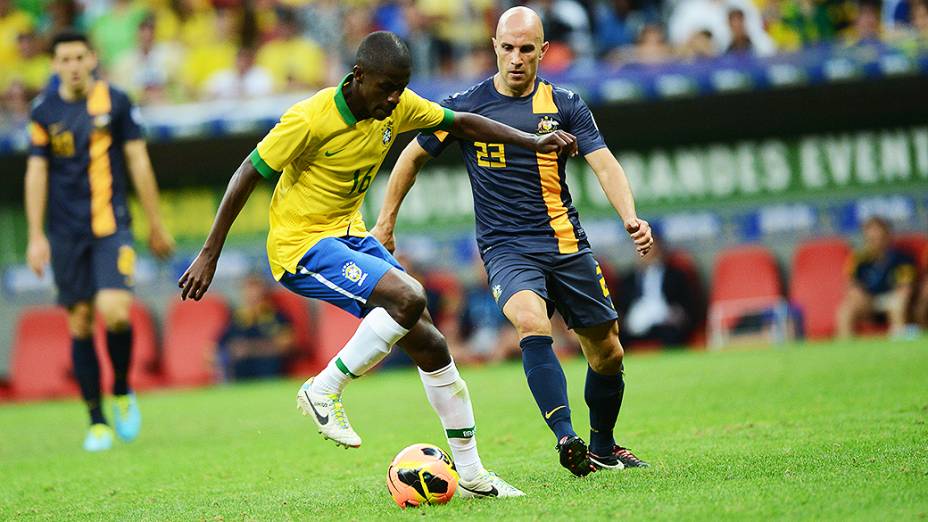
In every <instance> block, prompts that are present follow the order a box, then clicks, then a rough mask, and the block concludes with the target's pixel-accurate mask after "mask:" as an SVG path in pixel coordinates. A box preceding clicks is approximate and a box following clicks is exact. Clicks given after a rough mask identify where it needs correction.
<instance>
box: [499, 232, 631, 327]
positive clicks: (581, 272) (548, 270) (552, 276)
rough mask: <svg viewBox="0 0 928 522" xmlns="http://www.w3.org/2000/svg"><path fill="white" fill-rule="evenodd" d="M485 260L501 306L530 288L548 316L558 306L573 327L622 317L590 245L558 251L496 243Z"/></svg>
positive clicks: (601, 322)
mask: <svg viewBox="0 0 928 522" xmlns="http://www.w3.org/2000/svg"><path fill="white" fill-rule="evenodd" d="M484 263H485V266H486V269H487V275H489V279H490V290H491V291H492V292H493V297H494V298H495V299H496V303H497V305H499V308H500V310H502V309H503V307H504V306H505V305H506V302H507V301H509V298H510V297H512V296H513V295H514V294H516V293H517V292H520V291H522V290H530V291H532V292H534V293H536V294H538V295H539V296H540V297H541V298H542V299H544V300H545V302H546V303H547V307H548V316H551V315H553V314H554V310H555V308H556V309H557V311H558V312H560V314H561V317H563V318H564V322H566V323H567V326H568V327H570V328H572V329H573V328H588V327H592V326H597V325H600V324H603V323H607V322H609V321H615V320H616V319H618V314H617V313H616V311H615V308H614V307H613V305H612V299H611V297H610V296H609V288H608V287H607V286H606V281H605V279H603V273H602V269H600V267H599V263H597V262H596V259H595V258H593V253H592V252H591V251H590V250H588V249H587V250H581V251H580V252H577V253H575V254H554V253H527V252H520V251H518V250H516V249H512V248H505V247H496V248H494V249H493V250H492V251H491V252H490V253H488V255H486V256H485V258H484Z"/></svg>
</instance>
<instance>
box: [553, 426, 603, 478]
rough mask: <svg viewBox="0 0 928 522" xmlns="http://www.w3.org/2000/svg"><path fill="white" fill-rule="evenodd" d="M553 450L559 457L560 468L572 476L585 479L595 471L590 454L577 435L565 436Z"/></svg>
mask: <svg viewBox="0 0 928 522" xmlns="http://www.w3.org/2000/svg"><path fill="white" fill-rule="evenodd" d="M554 449H556V450H557V451H558V453H560V455H561V466H564V467H565V468H567V471H570V472H571V473H573V474H574V475H576V476H578V477H585V476H587V475H589V474H590V473H591V472H593V471H595V470H596V468H595V467H594V466H593V463H592V462H590V452H589V450H588V449H587V447H586V442H583V439H581V438H580V437H578V436H577V435H573V436H568V435H565V436H564V437H562V438H561V441H560V442H559V443H558V444H557V446H555V447H554Z"/></svg>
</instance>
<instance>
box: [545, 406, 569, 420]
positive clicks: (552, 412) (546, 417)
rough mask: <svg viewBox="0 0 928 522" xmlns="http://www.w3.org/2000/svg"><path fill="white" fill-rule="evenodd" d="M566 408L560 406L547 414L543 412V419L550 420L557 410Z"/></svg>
mask: <svg viewBox="0 0 928 522" xmlns="http://www.w3.org/2000/svg"><path fill="white" fill-rule="evenodd" d="M566 407H567V406H565V405H563V404H561V405H560V406H558V407H557V408H554V409H553V410H551V411H549V412H545V419H550V418H551V416H552V415H554V412H556V411H557V410H560V409H561V408H566Z"/></svg>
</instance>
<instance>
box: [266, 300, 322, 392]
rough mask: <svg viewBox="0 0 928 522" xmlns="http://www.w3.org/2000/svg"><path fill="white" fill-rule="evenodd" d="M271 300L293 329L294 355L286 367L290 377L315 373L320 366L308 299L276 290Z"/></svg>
mask: <svg viewBox="0 0 928 522" xmlns="http://www.w3.org/2000/svg"><path fill="white" fill-rule="evenodd" d="M271 300H272V301H273V302H274V306H276V307H277V309H278V310H280V313H282V314H283V315H284V316H285V317H286V318H287V319H288V320H289V321H290V324H291V326H292V328H293V337H294V354H293V357H292V358H291V360H290V364H289V365H288V371H289V373H290V374H291V375H306V374H311V373H316V371H318V370H319V369H321V368H322V366H320V365H319V364H318V362H317V361H316V344H317V340H316V338H315V327H314V325H313V317H312V314H311V313H310V308H309V299H306V298H305V297H302V296H300V295H297V294H295V293H293V292H291V291H289V290H287V289H286V288H276V289H274V290H273V291H272V292H271ZM323 364H325V363H323Z"/></svg>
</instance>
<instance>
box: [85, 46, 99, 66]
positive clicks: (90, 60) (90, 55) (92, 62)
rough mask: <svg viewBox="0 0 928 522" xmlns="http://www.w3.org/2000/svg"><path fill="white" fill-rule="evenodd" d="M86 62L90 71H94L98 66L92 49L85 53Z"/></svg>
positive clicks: (95, 54)
mask: <svg viewBox="0 0 928 522" xmlns="http://www.w3.org/2000/svg"><path fill="white" fill-rule="evenodd" d="M87 61H88V63H89V64H90V70H96V68H97V65H98V62H97V53H96V52H94V50H93V49H89V50H88V51H87Z"/></svg>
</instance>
